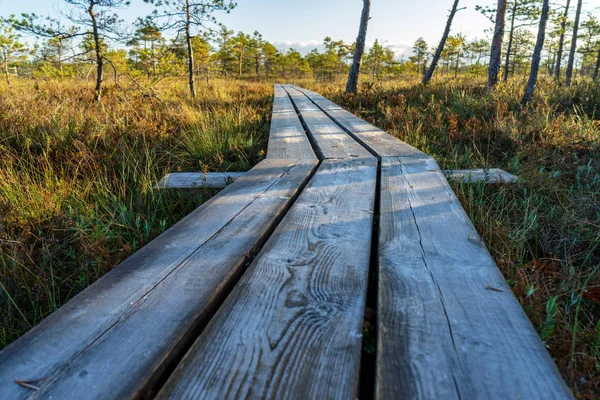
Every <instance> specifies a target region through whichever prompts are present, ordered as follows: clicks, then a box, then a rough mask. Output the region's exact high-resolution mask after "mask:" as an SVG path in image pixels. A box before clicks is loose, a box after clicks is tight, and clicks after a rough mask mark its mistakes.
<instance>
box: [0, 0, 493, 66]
mask: <svg viewBox="0 0 600 400" xmlns="http://www.w3.org/2000/svg"><path fill="white" fill-rule="evenodd" d="M494 2H495V1H494V0H461V7H467V9H466V10H463V11H461V12H460V13H458V14H457V16H456V18H455V23H454V25H453V32H455V33H457V32H462V33H464V34H465V35H467V37H470V38H475V37H484V36H485V33H484V30H485V29H487V28H490V27H491V23H490V22H489V21H488V20H487V19H486V18H485V17H483V16H482V15H481V14H479V13H478V12H477V11H475V5H492V4H493V3H494ZM61 3H62V1H59V0H0V15H1V16H8V15H10V14H20V13H23V12H35V13H37V14H54V13H55V11H54V8H55V7H56V5H57V4H61ZM131 3H132V5H131V6H130V7H129V9H127V10H122V11H121V13H122V15H123V17H124V18H125V19H126V20H128V21H134V20H135V19H136V18H137V17H138V16H144V15H147V14H148V13H149V12H150V11H151V10H152V7H150V6H148V5H147V4H144V2H143V1H142V0H132V1H131ZM451 5H452V0H422V1H419V2H416V1H409V0H373V5H372V13H371V17H372V19H371V22H370V26H369V35H368V42H369V43H372V42H374V41H375V39H379V40H380V41H382V42H384V43H385V44H386V45H388V46H390V47H392V48H393V49H394V50H395V51H396V52H397V53H398V54H399V55H400V54H401V53H402V51H408V50H407V49H409V48H410V47H411V46H412V43H413V42H414V41H415V39H417V38H418V37H419V36H423V37H424V38H425V40H426V41H427V42H428V43H429V44H430V45H437V42H438V41H439V39H440V37H441V35H442V31H443V29H444V24H445V21H446V16H447V14H448V10H449V9H450V7H451ZM361 9H362V1H361V0H238V7H237V8H236V9H235V10H234V11H233V12H232V13H231V14H230V15H219V16H218V19H219V21H220V22H222V23H224V24H225V25H226V26H227V27H228V28H229V29H234V30H235V31H244V32H247V33H252V32H254V31H255V30H258V31H259V32H261V33H262V34H263V36H264V37H265V39H267V40H269V41H270V42H272V43H274V44H275V45H276V46H277V47H279V48H281V49H285V48H289V47H295V48H297V49H299V50H301V51H303V52H304V51H308V50H310V49H312V48H314V47H315V46H316V45H318V44H319V43H321V42H322V40H323V38H324V37H325V36H331V37H332V38H334V39H342V40H344V41H346V42H352V41H354V40H355V39H356V34H357V31H358V23H359V19H360V12H361Z"/></svg>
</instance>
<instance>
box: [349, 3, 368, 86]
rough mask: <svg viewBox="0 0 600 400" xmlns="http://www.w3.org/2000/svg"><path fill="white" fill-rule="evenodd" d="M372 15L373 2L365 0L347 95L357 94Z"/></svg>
mask: <svg viewBox="0 0 600 400" xmlns="http://www.w3.org/2000/svg"><path fill="white" fill-rule="evenodd" d="M370 13H371V0H363V10H362V15H361V17H360V27H359V30H358V37H357V38H356V49H355V50H354V58H353V59H352V68H350V73H349V75H348V82H347V83H346V94H351V93H352V94H353V93H356V88H357V86H358V76H359V74H360V66H361V63H362V57H363V55H364V53H365V43H366V39H367V28H368V26H369V15H370Z"/></svg>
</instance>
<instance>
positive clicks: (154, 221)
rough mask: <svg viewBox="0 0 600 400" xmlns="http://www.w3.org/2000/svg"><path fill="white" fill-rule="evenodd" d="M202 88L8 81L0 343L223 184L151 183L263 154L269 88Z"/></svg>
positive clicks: (2, 148)
mask: <svg viewBox="0 0 600 400" xmlns="http://www.w3.org/2000/svg"><path fill="white" fill-rule="evenodd" d="M199 89H200V90H199V93H200V95H199V98H198V99H196V100H194V101H190V100H187V93H186V87H185V84H184V83H183V82H179V81H174V82H168V83H165V84H163V85H162V86H161V87H160V88H159V89H157V90H158V92H157V94H158V98H155V97H144V96H142V95H141V94H139V93H137V92H134V91H129V92H128V91H123V90H117V89H116V88H114V87H113V88H109V89H108V91H107V93H106V96H105V98H104V101H103V102H102V104H94V103H93V102H92V101H91V96H92V94H91V92H90V90H89V88H88V87H87V85H86V84H85V82H78V81H75V82H73V81H63V82H61V81H36V82H33V81H21V82H19V83H17V84H16V85H15V86H13V87H10V88H9V87H7V86H0V321H1V324H0V348H1V347H4V346H6V345H7V344H8V343H10V342H11V341H13V340H14V339H16V338H17V337H18V336H19V335H21V334H23V333H24V332H25V331H26V330H28V329H29V328H30V327H32V326H33V325H35V324H36V323H38V322H39V321H40V320H41V319H43V318H44V317H45V316H47V315H48V314H50V313H51V312H53V311H54V310H56V309H57V308H58V307H60V306H61V305H62V304H64V303H65V302H66V301H68V300H69V299H70V298H71V297H73V296H74V295H75V294H77V293H78V292H80V291H81V290H83V289H84V288H86V287H87V286H88V285H89V284H90V283H92V282H93V281H95V280H96V279H98V278H99V277H100V276H102V275H103V274H104V273H106V272H107V271H109V270H110V269H111V268H113V267H114V266H115V265H116V264H118V263H119V262H120V261H122V260H123V259H125V258H126V257H127V256H128V255H130V254H131V253H132V252H135V251H136V250H137V249H139V248H140V247H142V246H143V245H144V244H146V243H147V242H149V241H150V240H152V239H153V238H154V237H156V236H157V235H159V234H160V233H161V232H163V231H164V230H165V229H167V228H168V227H169V226H171V225H173V224H174V223H175V222H177V221H178V220H180V219H181V218H183V216H185V215H186V214H188V213H189V212H191V211H192V210H193V209H195V208H196V207H198V206H199V205H200V204H201V203H202V202H203V201H205V200H206V199H207V198H210V197H211V196H212V195H214V193H215V192H214V191H204V192H200V193H195V194H193V195H191V194H186V193H185V192H180V191H172V192H170V191H154V190H152V186H154V185H155V184H156V182H158V180H159V179H160V178H161V177H162V176H164V175H165V174H166V173H167V172H172V171H177V170H189V171H198V170H207V171H219V170H229V169H233V170H247V169H249V168H250V167H252V166H253V165H254V164H255V163H256V162H258V160H259V159H260V158H261V157H262V154H263V152H264V149H265V148H266V139H267V136H268V127H269V123H268V116H269V107H270V104H271V96H272V89H271V86H270V85H264V84H254V83H227V82H214V84H213V85H211V86H203V87H201V88H199Z"/></svg>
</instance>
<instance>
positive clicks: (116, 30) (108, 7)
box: [11, 0, 130, 101]
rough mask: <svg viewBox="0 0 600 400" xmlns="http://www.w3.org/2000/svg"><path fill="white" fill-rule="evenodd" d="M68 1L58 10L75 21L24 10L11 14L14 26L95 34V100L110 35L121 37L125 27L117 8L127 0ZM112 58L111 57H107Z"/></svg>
mask: <svg viewBox="0 0 600 400" xmlns="http://www.w3.org/2000/svg"><path fill="white" fill-rule="evenodd" d="M63 1H64V3H65V4H66V5H67V8H66V9H64V10H59V13H60V15H61V17H62V18H63V19H65V20H68V21H70V22H71V23H72V24H73V25H72V26H69V27H65V26H64V25H63V23H62V22H61V19H56V18H52V17H45V18H40V17H39V16H38V15H36V14H23V18H22V19H21V20H17V19H14V18H12V19H11V22H12V24H13V26H14V27H15V28H16V29H17V30H20V31H25V32H29V33H33V34H34V35H37V36H42V37H49V38H58V39H61V40H68V39H73V38H77V37H79V38H85V37H90V38H92V43H93V52H94V61H95V63H96V86H95V88H94V100H95V101H100V99H101V97H102V80H103V75H104V62H105V61H107V60H108V59H107V58H106V56H105V54H104V49H105V45H104V43H105V42H106V40H107V39H112V40H122V39H123V36H124V29H123V26H122V24H121V22H122V21H121V19H119V17H118V15H117V14H116V12H115V10H117V9H121V8H125V7H127V6H129V3H130V2H129V1H128V0H63ZM108 61H109V62H110V60H108Z"/></svg>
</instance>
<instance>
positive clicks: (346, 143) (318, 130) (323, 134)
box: [283, 85, 372, 159]
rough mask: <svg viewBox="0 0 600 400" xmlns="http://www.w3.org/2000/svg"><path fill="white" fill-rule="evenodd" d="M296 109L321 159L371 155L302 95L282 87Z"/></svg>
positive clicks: (289, 88) (288, 87)
mask: <svg viewBox="0 0 600 400" xmlns="http://www.w3.org/2000/svg"><path fill="white" fill-rule="evenodd" d="M283 87H284V88H285V89H286V90H287V92H288V93H289V94H290V97H291V98H292V102H293V103H294V105H295V106H296V108H297V109H298V112H299V113H300V117H301V118H302V120H303V121H304V125H305V126H306V128H307V130H308V134H309V135H311V137H312V140H313V143H314V144H315V146H316V147H317V153H319V155H320V156H321V157H322V158H325V159H332V158H336V159H337V158H360V157H371V156H372V154H371V153H370V152H369V151H368V150H367V149H365V148H364V147H363V146H362V145H360V144H359V143H358V142H357V141H356V140H354V139H353V138H352V137H351V136H350V135H348V134H347V133H346V132H344V130H342V129H341V128H340V127H339V126H338V125H337V124H336V123H335V122H333V121H332V120H331V119H330V118H329V117H328V116H327V115H326V114H325V113H324V112H323V111H322V110H320V109H319V108H318V107H317V106H316V105H315V104H314V103H313V102H312V101H310V99H308V98H307V97H306V96H305V95H304V94H302V93H301V92H299V91H298V90H296V89H294V88H293V87H291V86H286V85H284V86H283Z"/></svg>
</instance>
